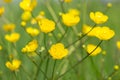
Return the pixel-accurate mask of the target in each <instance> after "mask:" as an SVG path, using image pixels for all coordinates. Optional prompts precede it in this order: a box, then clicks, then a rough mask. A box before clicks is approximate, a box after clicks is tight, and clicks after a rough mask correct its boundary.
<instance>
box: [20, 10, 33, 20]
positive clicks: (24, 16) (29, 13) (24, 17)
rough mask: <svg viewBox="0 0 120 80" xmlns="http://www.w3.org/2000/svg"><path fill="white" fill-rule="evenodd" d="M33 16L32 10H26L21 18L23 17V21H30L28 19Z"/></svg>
mask: <svg viewBox="0 0 120 80" xmlns="http://www.w3.org/2000/svg"><path fill="white" fill-rule="evenodd" d="M31 17H32V15H31V12H30V11H24V12H23V13H22V16H21V19H22V20H23V21H28V20H30V18H31Z"/></svg>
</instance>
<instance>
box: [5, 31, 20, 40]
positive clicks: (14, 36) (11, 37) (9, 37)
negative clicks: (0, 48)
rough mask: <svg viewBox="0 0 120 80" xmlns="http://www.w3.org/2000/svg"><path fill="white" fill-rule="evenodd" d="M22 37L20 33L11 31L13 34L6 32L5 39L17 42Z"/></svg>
mask: <svg viewBox="0 0 120 80" xmlns="http://www.w3.org/2000/svg"><path fill="white" fill-rule="evenodd" d="M19 38H20V34H19V33H11V34H6V35H5V39H6V40H7V41H9V42H16V41H18V40H19Z"/></svg>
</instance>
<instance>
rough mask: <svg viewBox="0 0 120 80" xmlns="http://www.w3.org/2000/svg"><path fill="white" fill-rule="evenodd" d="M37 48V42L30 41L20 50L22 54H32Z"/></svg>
mask: <svg viewBox="0 0 120 80" xmlns="http://www.w3.org/2000/svg"><path fill="white" fill-rule="evenodd" d="M37 48H38V42H37V40H32V41H31V42H29V43H28V44H27V45H26V46H25V47H24V48H22V52H24V53H25V52H28V53H30V52H31V53H32V52H34V51H35V50H36V49H37Z"/></svg>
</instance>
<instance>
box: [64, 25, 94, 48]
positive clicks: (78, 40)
mask: <svg viewBox="0 0 120 80" xmlns="http://www.w3.org/2000/svg"><path fill="white" fill-rule="evenodd" d="M95 26H96V24H95V25H94V26H93V27H92V28H91V29H90V30H89V31H88V32H87V33H86V34H84V35H83V36H82V37H80V38H79V39H77V40H75V41H73V42H72V43H71V44H69V45H68V46H66V48H68V47H70V46H71V45H73V44H75V43H76V42H78V41H79V40H81V39H82V38H84V37H85V36H87V34H88V33H90V32H91V31H92V30H93V28H94V27H95Z"/></svg>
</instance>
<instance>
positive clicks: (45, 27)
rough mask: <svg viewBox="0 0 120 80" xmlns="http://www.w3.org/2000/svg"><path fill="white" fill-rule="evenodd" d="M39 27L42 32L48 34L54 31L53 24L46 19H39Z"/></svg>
mask: <svg viewBox="0 0 120 80" xmlns="http://www.w3.org/2000/svg"><path fill="white" fill-rule="evenodd" d="M39 26H40V29H41V31H42V32H44V33H48V32H51V31H53V30H54V29H55V22H53V21H52V20H48V19H41V21H39Z"/></svg>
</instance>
